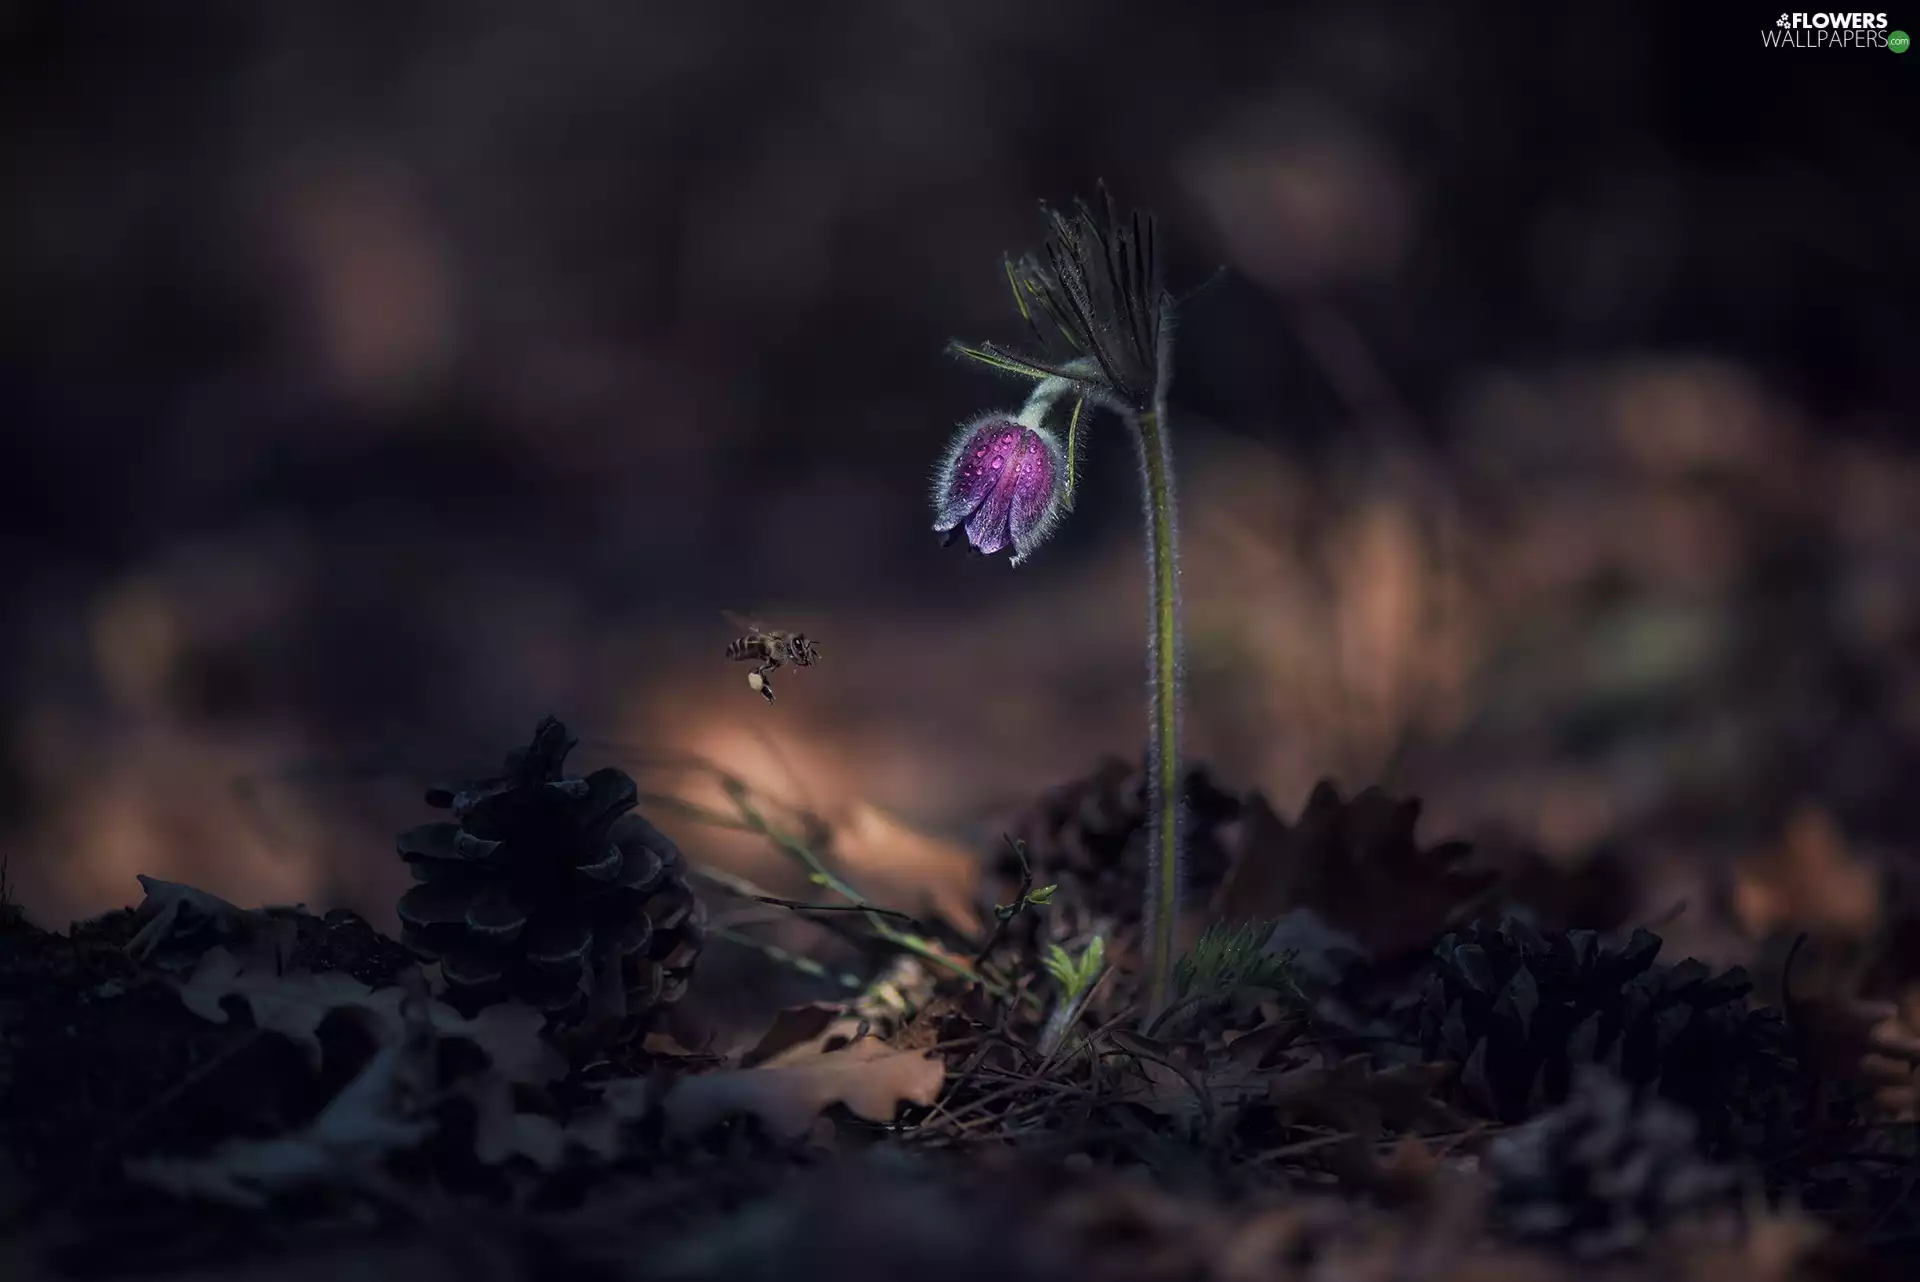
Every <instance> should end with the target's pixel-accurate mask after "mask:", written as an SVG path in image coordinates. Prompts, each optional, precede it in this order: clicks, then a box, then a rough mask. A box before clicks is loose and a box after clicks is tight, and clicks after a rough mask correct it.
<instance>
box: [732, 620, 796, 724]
mask: <svg viewBox="0 0 1920 1282" xmlns="http://www.w3.org/2000/svg"><path fill="white" fill-rule="evenodd" d="M721 613H722V614H724V615H726V616H727V622H729V623H731V624H732V625H733V626H734V627H736V628H738V629H739V630H740V631H741V633H742V634H743V635H742V636H740V637H738V638H736V639H735V640H734V641H732V642H731V643H730V644H729V645H728V646H727V657H728V658H729V659H732V660H734V661H735V662H740V661H743V660H747V659H758V660H760V666H759V667H757V668H755V669H754V670H753V671H752V672H749V673H747V688H748V689H750V690H752V691H754V692H755V693H756V694H759V695H760V696H762V697H763V698H765V699H766V701H767V702H768V703H772V702H773V682H772V681H770V680H769V679H768V678H770V677H771V676H772V675H773V674H774V673H775V672H776V671H778V670H779V668H780V666H781V665H782V664H785V663H791V664H792V665H793V666H794V667H796V668H805V667H809V666H811V665H812V664H813V662H814V660H816V659H818V658H819V657H820V647H819V646H817V645H815V644H814V643H813V642H812V641H809V640H808V639H807V634H806V633H804V632H780V631H776V630H775V629H773V628H768V627H763V626H762V625H760V624H758V623H755V622H753V621H752V620H750V619H743V618H741V617H740V616H739V615H737V614H735V613H734V612H733V611H731V610H723V611H721Z"/></svg>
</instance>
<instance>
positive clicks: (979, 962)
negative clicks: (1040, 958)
mask: <svg viewBox="0 0 1920 1282" xmlns="http://www.w3.org/2000/svg"><path fill="white" fill-rule="evenodd" d="M1002 836H1004V837H1005V838H1006V842H1007V845H1009V846H1011V847H1012V848H1013V853H1014V857H1015V858H1017V859H1018V860H1019V861H1020V891H1019V893H1018V894H1016V895H1015V896H1014V897H1013V903H1012V904H1011V905H1009V906H1008V907H1007V908H1006V909H1005V910H1004V911H1002V910H1001V909H1000V908H999V907H998V906H997V905H996V906H995V908H994V910H993V933H992V934H990V935H988V936H987V942H986V943H984V944H982V945H981V946H980V951H979V953H978V954H977V955H975V957H974V959H973V968H974V969H975V970H979V969H980V968H981V967H983V966H985V965H986V964H987V958H988V957H990V956H992V954H993V950H994V949H995V948H997V947H999V945H1000V938H1001V936H1003V935H1005V934H1006V933H1007V926H1008V925H1009V924H1010V923H1011V922H1012V921H1013V919H1014V918H1015V917H1018V916H1019V915H1020V910H1021V909H1023V908H1025V907H1026V906H1027V896H1029V895H1031V894H1032V893H1033V865H1032V864H1030V863H1028V862H1027V843H1026V842H1024V841H1017V840H1015V839H1014V838H1013V837H1012V836H1011V835H1009V834H1004V833H1003V834H1002Z"/></svg>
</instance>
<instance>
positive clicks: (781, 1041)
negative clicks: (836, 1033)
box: [740, 1002, 853, 1068]
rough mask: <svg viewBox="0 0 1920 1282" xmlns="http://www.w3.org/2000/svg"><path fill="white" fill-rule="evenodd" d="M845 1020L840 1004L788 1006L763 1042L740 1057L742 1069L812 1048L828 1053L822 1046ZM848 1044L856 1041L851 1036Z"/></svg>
mask: <svg viewBox="0 0 1920 1282" xmlns="http://www.w3.org/2000/svg"><path fill="white" fill-rule="evenodd" d="M846 1017H847V1008H846V1007H845V1006H843V1005H841V1004H840V1003H838V1002H809V1003H807V1004H806V1005H805V1006H789V1007H787V1008H786V1009H785V1010H782V1011H779V1012H777V1013H776V1014H775V1015H774V1017H773V1023H772V1024H770V1025H768V1026H767V1031H766V1032H764V1033H762V1034H761V1035H760V1040H759V1041H758V1042H755V1043H754V1045H753V1048H752V1049H751V1050H749V1051H747V1052H746V1053H745V1054H744V1055H742V1056H741V1057H740V1067H741V1068H757V1067H759V1066H760V1065H762V1064H766V1063H769V1062H771V1061H773V1060H775V1059H776V1058H778V1057H779V1056H782V1055H785V1054H787V1053H788V1052H790V1051H794V1050H801V1051H805V1050H808V1049H809V1048H810V1049H812V1050H813V1051H814V1052H815V1053H818V1052H819V1051H821V1050H824V1049H826V1048H825V1046H824V1045H822V1043H823V1042H824V1041H825V1040H826V1039H827V1038H828V1037H830V1036H832V1035H833V1030H834V1026H835V1025H836V1024H842V1023H844V1022H845V1021H846ZM847 1040H849V1041H851V1040H853V1039H852V1037H851V1036H849V1037H848V1039H847Z"/></svg>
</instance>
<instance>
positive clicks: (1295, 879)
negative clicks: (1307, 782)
mask: <svg viewBox="0 0 1920 1282" xmlns="http://www.w3.org/2000/svg"><path fill="white" fill-rule="evenodd" d="M1419 815H1420V803H1419V802H1418V801H1415V800H1411V799H1406V800H1402V799H1397V798H1394V797H1390V796H1388V795H1387V794H1386V793H1384V792H1382V791H1381V790H1379V789H1378V788H1369V789H1367V790H1366V791H1364V792H1362V793H1360V794H1359V795H1357V796H1355V797H1354V798H1352V799H1351V800H1342V798H1341V797H1340V794H1339V793H1338V792H1337V791H1336V790H1335V789H1334V787H1333V785H1332V784H1331V783H1325V782H1323V783H1321V784H1320V785H1319V786H1318V787H1316V788H1315V789H1314V790H1313V794H1312V796H1311V797H1309V798H1308V800H1307V804H1306V807H1305V808H1304V809H1303V810H1302V811H1301V814H1300V818H1299V820H1298V821H1297V822H1296V823H1293V824H1289V823H1287V822H1286V821H1285V820H1284V819H1282V818H1280V816H1279V814H1278V813H1277V812H1276V811H1275V810H1274V809H1273V807H1272V805H1271V804H1269V803H1268V801H1267V800H1266V798H1265V797H1263V796H1261V795H1260V794H1258V793H1255V794H1253V795H1252V796H1250V797H1249V798H1248V799H1247V803H1246V808H1245V810H1244V811H1243V813H1242V819H1241V829H1240V838H1239V841H1238V843H1237V845H1236V848H1235V850H1234V854H1233V867H1232V868H1231V870H1230V871H1229V872H1228V874H1227V878H1226V881H1225V882H1224V883H1223V884H1222V886H1221V888H1220V893H1219V897H1218V899H1217V901H1216V903H1217V907H1218V909H1219V912H1220V913H1221V915H1222V916H1223V917H1224V918H1226V919H1227V920H1229V921H1258V920H1263V919H1269V918H1279V917H1284V916H1286V915H1287V914H1288V913H1291V912H1293V911H1295V910H1296V909H1300V908H1310V909H1312V910H1313V911H1314V913H1316V914H1317V915H1318V916H1319V917H1320V918H1321V919H1323V920H1324V921H1325V922H1326V923H1328V924H1329V925H1331V926H1333V927H1335V928H1336V929H1338V930H1340V931H1342V932H1344V933H1345V934H1347V935H1349V936H1352V937H1353V938H1354V939H1356V940H1357V941H1359V943H1360V944H1361V946H1362V947H1364V948H1366V949H1367V950H1368V951H1370V952H1372V953H1373V954H1374V955H1376V956H1388V955H1394V954H1398V953H1402V952H1405V951H1407V950H1410V949H1411V950H1418V949H1421V948H1425V947H1426V946H1427V945H1428V944H1430V943H1431V942H1432V940H1433V938H1434V937H1435V936H1436V935H1437V934H1439V932H1440V931H1441V930H1443V929H1444V928H1445V927H1446V925H1447V923H1448V922H1449V921H1450V920H1452V919H1453V917H1454V916H1455V915H1456V914H1457V913H1458V912H1459V911H1460V910H1461V909H1462V908H1463V906H1465V905H1468V904H1471V903H1473V902H1475V900H1476V899H1477V898H1478V897H1479V896H1481V895H1482V894H1483V893H1484V892H1485V891H1486V890H1487V888H1488V887H1489V886H1490V885H1491V884H1492V883H1493V882H1494V881H1495V880H1496V878H1497V874H1496V873H1494V872H1491V871H1488V870H1484V869H1472V868H1469V867H1467V861H1468V858H1469V856H1470V855H1471V853H1472V851H1471V848H1470V847H1468V846H1467V845H1466V844H1465V843H1462V842H1445V843H1442V844H1440V845H1437V846H1431V847H1423V846H1421V845H1420V844H1419V843H1418V842H1417V841H1416V840H1415V838H1414V826H1415V824H1416V822H1417V821H1418V819H1419Z"/></svg>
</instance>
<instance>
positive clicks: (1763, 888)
mask: <svg viewBox="0 0 1920 1282" xmlns="http://www.w3.org/2000/svg"><path fill="white" fill-rule="evenodd" d="M1880 903H1881V885H1880V870H1879V868H1878V867H1876V866H1875V865H1874V864H1873V863H1871V862H1869V861H1867V860H1865V859H1862V858H1860V857H1858V856H1856V855H1855V854H1853V852H1852V851H1851V850H1850V849H1849V848H1848V846H1847V839H1846V836H1845V834H1843V833H1842V832H1841V831H1840V827H1839V825H1838V824H1836V823H1835V822H1834V819H1833V816H1832V815H1830V814H1828V813H1827V812H1826V811H1824V810H1818V809H1803V810H1801V811H1800V812H1798V813H1797V814H1795V815H1794V817H1793V819H1792V821H1791V822H1790V823H1788V825H1787V831H1786V834H1785V836H1784V837H1783V838H1782V839H1781V843H1780V846H1779V848H1778V849H1777V850H1775V851H1774V852H1773V853H1772V854H1769V855H1767V856H1765V857H1763V858H1760V859H1754V860H1749V861H1748V862H1747V863H1745V864H1742V865H1741V866H1740V867H1739V868H1737V869H1735V870H1734V874H1733V910H1734V914H1735V916H1737V917H1738V918H1739V919H1740V924H1741V925H1742V926H1744V927H1745V928H1746V930H1747V932H1748V933H1749V934H1751V935H1754V936H1756V937H1757V936H1764V935H1768V934H1771V933H1773V932H1774V931H1775V930H1779V929H1786V928H1797V929H1805V930H1809V931H1813V932H1815V933H1818V934H1822V935H1827V936H1832V937H1837V938H1842V939H1860V938H1864V937H1865V936H1867V935H1870V934H1872V933H1873V931H1874V929H1875V928H1876V927H1877V926H1878V925H1879V923H1880Z"/></svg>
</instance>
